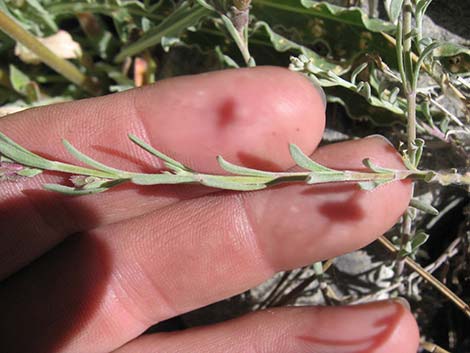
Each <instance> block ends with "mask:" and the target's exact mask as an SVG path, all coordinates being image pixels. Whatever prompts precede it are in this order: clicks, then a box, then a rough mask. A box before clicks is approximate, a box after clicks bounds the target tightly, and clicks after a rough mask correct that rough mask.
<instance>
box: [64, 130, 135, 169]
mask: <svg viewBox="0 0 470 353" xmlns="http://www.w3.org/2000/svg"><path fill="white" fill-rule="evenodd" d="M62 143H63V144H64V146H65V148H66V149H67V151H69V153H70V154H71V155H72V156H74V157H75V158H76V159H78V160H79V161H81V162H83V163H85V164H87V165H89V166H91V167H93V168H96V169H98V170H101V171H104V172H108V173H110V174H114V175H115V176H116V177H119V176H122V175H123V174H127V173H126V172H124V171H122V170H119V169H114V168H111V167H108V166H106V165H104V164H102V163H100V162H98V161H95V160H94V159H92V158H91V157H88V156H87V155H85V154H84V153H82V152H80V151H79V150H77V149H76V148H75V147H73V146H72V144H71V143H70V142H68V141H67V140H65V139H63V140H62Z"/></svg>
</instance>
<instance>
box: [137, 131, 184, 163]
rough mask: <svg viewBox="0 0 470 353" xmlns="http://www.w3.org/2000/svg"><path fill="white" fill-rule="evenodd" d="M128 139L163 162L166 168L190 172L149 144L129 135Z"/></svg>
mask: <svg viewBox="0 0 470 353" xmlns="http://www.w3.org/2000/svg"><path fill="white" fill-rule="evenodd" d="M128 136H129V138H130V139H131V141H132V142H134V143H135V144H137V145H138V146H140V147H142V148H143V149H144V150H146V151H147V152H149V153H150V154H153V155H154V156H156V157H158V158H160V159H161V160H162V161H164V162H165V165H166V166H167V167H168V168H171V169H174V170H184V171H191V169H190V168H188V167H186V166H185V165H184V164H181V163H180V162H178V161H175V160H174V159H173V158H170V157H168V156H167V155H166V154H164V153H162V152H160V151H158V150H156V149H155V148H153V147H152V146H150V145H149V144H147V143H145V142H144V141H142V140H141V139H139V138H138V137H137V136H135V135H132V134H129V135H128Z"/></svg>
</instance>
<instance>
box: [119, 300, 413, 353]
mask: <svg viewBox="0 0 470 353" xmlns="http://www.w3.org/2000/svg"><path fill="white" fill-rule="evenodd" d="M418 343H419V333H418V328H417V325H416V322H415V320H414V318H413V315H412V314H411V313H410V312H409V311H408V310H407V309H405V308H404V307H403V306H402V305H401V304H399V303H397V302H378V303H373V304H367V305H360V306H350V307H322V308H321V307H318V308H311V307H303V308H282V309H273V310H267V311H262V312H256V313H253V314H249V315H246V316H244V317H242V318H238V319H235V320H231V321H227V322H224V323H221V324H216V325H212V326H207V327H201V328H193V329H188V330H185V331H179V332H172V333H159V334H152V335H144V336H141V337H139V338H137V339H135V340H134V341H132V342H130V343H128V344H126V345H125V346H123V347H121V348H120V349H118V350H116V351H115V352H113V353H132V352H139V353H155V352H165V353H189V352H191V353H220V352H224V353H247V352H256V353H303V352H305V353H312V352H321V353H390V352H400V353H416V352H417V349H418Z"/></svg>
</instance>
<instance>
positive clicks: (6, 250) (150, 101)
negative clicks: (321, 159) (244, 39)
mask: <svg viewBox="0 0 470 353" xmlns="http://www.w3.org/2000/svg"><path fill="white" fill-rule="evenodd" d="M323 126H324V106H323V103H322V102H321V98H320V96H319V95H318V93H317V92H316V91H315V90H314V89H313V86H312V85H311V84H310V83H309V82H308V81H307V80H306V79H305V78H303V77H302V76H300V75H298V74H294V73H291V72H289V71H288V70H284V69H280V68H272V67H265V68H256V69H249V70H244V69H243V70H228V71H223V72H217V73H211V74H206V75H199V76H192V77H184V78H176V79H170V80H166V81H162V82H160V83H158V84H156V85H153V86H149V87H145V88H143V89H138V90H132V91H128V92H125V93H121V94H115V95H109V96H106V97H101V98H96V99H88V100H83V101H77V102H72V103H67V104H61V105H54V106H48V107H44V108H38V109H32V110H27V111H24V112H21V113H19V114H15V115H13V116H11V117H7V118H4V119H2V120H0V131H1V132H3V133H5V134H6V135H8V136H9V137H11V138H12V139H14V140H16V141H17V142H19V143H20V144H23V145H24V146H25V147H27V148H28V149H31V150H33V151H34V152H38V153H40V154H43V155H45V156H51V158H54V159H59V160H62V161H68V162H74V161H73V158H71V156H70V155H68V154H67V152H66V151H65V149H64V148H63V147H62V146H61V144H60V141H61V138H65V139H68V140H69V141H70V142H71V143H72V144H73V145H75V146H76V147H77V148H78V149H79V150H81V151H83V152H84V153H86V154H88V155H92V156H93V157H94V158H95V159H97V160H99V161H101V162H104V163H105V164H109V165H110V166H113V167H116V168H120V169H128V170H134V171H135V170H141V171H142V170H144V171H147V172H152V171H153V172H156V171H157V169H158V168H159V166H160V164H159V162H158V161H157V160H155V159H153V158H151V157H150V155H149V154H148V153H146V152H144V151H143V150H142V149H139V148H138V147H136V146H135V145H133V144H132V143H130V141H129V140H128V139H127V134H128V133H133V134H135V135H137V136H139V137H141V138H143V139H145V140H147V141H149V142H150V143H151V144H152V145H154V146H155V147H156V148H157V149H160V150H161V151H163V152H164V153H167V154H169V155H171V156H172V157H174V158H176V159H178V160H180V161H181V162H183V163H185V164H187V165H189V166H190V167H192V168H194V169H196V170H198V171H205V172H220V168H219V167H218V166H217V163H216V159H215V157H216V155H217V154H221V155H224V156H225V157H226V158H228V159H230V160H231V161H234V162H236V163H240V164H243V165H246V166H251V167H253V166H254V167H257V168H262V169H263V168H264V169H266V168H267V169H285V168H287V167H289V166H291V165H292V161H291V159H290V157H289V154H288V149H287V148H286V146H287V143H288V142H294V143H297V144H299V145H300V146H302V147H303V148H304V149H305V150H306V151H310V152H311V151H313V149H314V148H315V147H316V145H317V144H318V142H319V140H320V138H321V134H322V131H323ZM45 182H49V183H51V182H52V183H54V182H64V180H63V179H62V178H61V177H59V176H57V175H44V176H41V177H37V178H34V179H33V180H28V181H25V182H21V183H2V184H0V229H1V230H2V234H3V236H2V237H1V239H0V249H2V250H1V253H0V278H2V276H5V275H6V274H8V273H11V272H12V271H14V270H15V269H17V268H18V267H19V266H21V265H23V264H25V263H27V262H28V261H30V260H31V259H33V258H35V257H36V256H38V255H39V254H41V253H43V252H44V251H45V250H46V249H48V248H50V247H52V246H53V245H54V244H56V243H57V242H59V241H60V240H61V239H63V238H64V237H65V236H66V235H68V234H70V233H73V232H77V231H82V230H86V229H91V228H93V227H96V226H99V225H103V224H109V223H112V222H117V221H120V220H123V219H126V218H131V217H134V216H137V215H140V214H143V213H146V212H149V211H151V210H154V209H156V208H159V207H162V206H164V205H168V204H169V203H172V202H175V201H177V200H179V199H186V198H190V197H195V196H197V195H200V194H203V193H207V192H209V189H201V188H185V187H183V188H182V187H179V186H178V187H165V186H157V187H150V188H149V187H147V188H146V189H145V190H143V188H134V187H130V188H129V187H120V188H119V189H118V191H116V192H110V193H105V194H100V195H91V196H87V197H83V198H71V197H63V196H57V195H54V194H52V193H50V192H43V191H40V188H41V186H40V185H41V184H42V183H45ZM26 220H27V221H26Z"/></svg>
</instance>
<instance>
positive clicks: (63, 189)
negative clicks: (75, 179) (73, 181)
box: [43, 184, 109, 196]
mask: <svg viewBox="0 0 470 353" xmlns="http://www.w3.org/2000/svg"><path fill="white" fill-rule="evenodd" d="M43 188H44V189H46V190H49V191H55V192H59V193H61V194H66V195H75V196H80V195H91V194H97V193H100V192H103V191H106V190H108V189H109V188H104V187H103V188H95V189H78V188H74V187H70V186H65V185H60V184H44V185H43Z"/></svg>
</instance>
